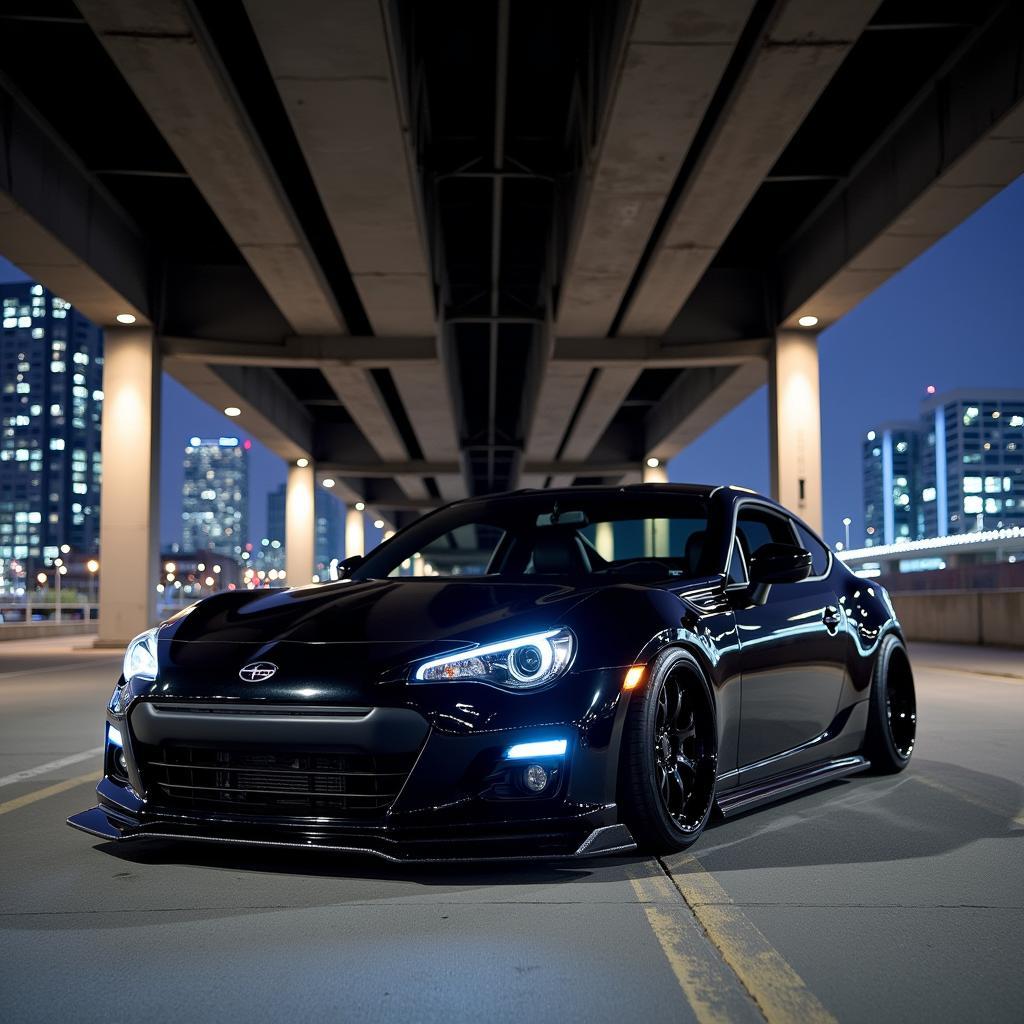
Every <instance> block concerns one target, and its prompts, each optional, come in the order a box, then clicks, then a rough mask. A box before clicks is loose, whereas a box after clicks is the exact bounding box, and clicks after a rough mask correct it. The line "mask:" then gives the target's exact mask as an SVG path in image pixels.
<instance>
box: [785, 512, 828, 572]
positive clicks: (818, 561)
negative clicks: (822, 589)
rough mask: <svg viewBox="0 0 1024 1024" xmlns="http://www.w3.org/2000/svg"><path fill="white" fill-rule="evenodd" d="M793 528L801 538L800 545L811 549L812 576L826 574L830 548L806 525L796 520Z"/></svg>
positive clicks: (808, 549)
mask: <svg viewBox="0 0 1024 1024" xmlns="http://www.w3.org/2000/svg"><path fill="white" fill-rule="evenodd" d="M793 528H794V529H795V530H796V535H797V537H799V538H800V547H802V548H804V549H806V550H807V551H810V553H811V558H812V562H811V565H812V569H811V575H812V576H824V575H825V573H826V572H827V571H828V548H827V547H825V545H824V544H822V542H821V541H820V540H818V538H817V537H815V536H814V534H813V533H811V531H810V530H808V529H807V528H806V527H804V526H801V524H800V523H797V522H794V523H793Z"/></svg>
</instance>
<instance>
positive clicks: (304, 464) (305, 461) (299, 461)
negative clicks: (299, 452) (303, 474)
mask: <svg viewBox="0 0 1024 1024" xmlns="http://www.w3.org/2000/svg"><path fill="white" fill-rule="evenodd" d="M295 465H296V466H298V467H299V469H305V468H306V467H307V466H308V465H309V459H296V460H295Z"/></svg>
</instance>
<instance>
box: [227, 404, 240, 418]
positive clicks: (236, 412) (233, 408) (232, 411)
mask: <svg viewBox="0 0 1024 1024" xmlns="http://www.w3.org/2000/svg"><path fill="white" fill-rule="evenodd" d="M224 415H225V416H241V415H242V410H241V409H239V408H238V406H237V405H229V406H228V407H227V408H226V409H225V410H224Z"/></svg>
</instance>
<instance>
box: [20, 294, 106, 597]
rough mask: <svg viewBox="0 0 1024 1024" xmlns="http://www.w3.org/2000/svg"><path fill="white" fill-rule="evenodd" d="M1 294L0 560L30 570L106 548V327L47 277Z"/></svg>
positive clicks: (24, 571)
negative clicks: (102, 519)
mask: <svg viewBox="0 0 1024 1024" xmlns="http://www.w3.org/2000/svg"><path fill="white" fill-rule="evenodd" d="M0 304H2V313H3V319H2V327H0V561H3V562H4V563H5V564H8V568H9V563H10V561H11V560H16V561H18V562H19V563H20V564H21V566H22V573H23V574H25V573H27V572H32V571H33V569H34V568H36V567H37V566H38V565H39V564H40V562H41V561H43V560H46V559H52V558H55V557H56V556H57V554H58V552H59V550H60V547H61V546H62V545H64V544H68V545H70V546H71V548H72V549H73V551H74V552H75V555H77V556H79V557H81V556H86V557H88V556H92V555H95V554H96V553H97V551H98V547H99V512H100V476H101V466H100V420H101V414H102V409H103V390H102V389H103V334H102V332H101V331H100V329H99V328H98V327H96V326H94V325H93V324H92V323H90V322H89V321H88V320H86V319H85V317H83V316H82V315H81V314H80V313H77V312H76V311H75V310H74V309H72V307H71V305H70V304H69V303H67V302H65V301H64V300H63V299H61V298H58V297H57V296H56V295H54V294H52V293H51V292H49V291H47V290H46V289H45V288H43V286H42V285H38V284H31V283H23V284H6V285H0ZM72 557H75V556H72ZM2 568H3V566H0V569H2ZM2 575H3V576H4V577H5V578H6V579H10V578H11V575H12V574H11V573H10V572H6V573H3V574H2Z"/></svg>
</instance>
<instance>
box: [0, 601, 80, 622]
mask: <svg viewBox="0 0 1024 1024" xmlns="http://www.w3.org/2000/svg"><path fill="white" fill-rule="evenodd" d="M99 617H100V606H99V604H98V603H90V604H79V603H73V604H65V603H64V602H63V601H62V602H61V603H60V604H56V603H55V602H51V601H0V625H11V624H16V625H19V626H26V625H28V624H30V623H33V622H93V621H95V620H97V619H99Z"/></svg>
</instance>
